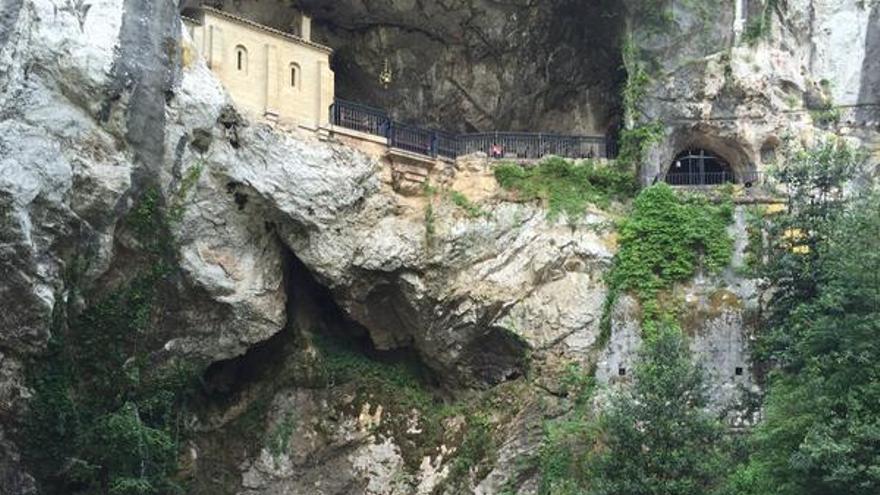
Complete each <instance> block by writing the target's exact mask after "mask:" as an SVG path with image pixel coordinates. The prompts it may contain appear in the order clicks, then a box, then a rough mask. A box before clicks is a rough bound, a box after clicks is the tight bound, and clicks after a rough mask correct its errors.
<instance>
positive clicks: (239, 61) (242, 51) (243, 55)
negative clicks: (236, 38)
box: [235, 45, 248, 74]
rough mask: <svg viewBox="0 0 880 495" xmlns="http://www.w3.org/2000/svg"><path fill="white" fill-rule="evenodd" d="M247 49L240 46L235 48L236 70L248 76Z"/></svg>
mask: <svg viewBox="0 0 880 495" xmlns="http://www.w3.org/2000/svg"><path fill="white" fill-rule="evenodd" d="M247 64H248V59H247V48H245V47H243V46H241V45H238V46H236V47H235V70H237V71H239V72H244V73H245V74H247Z"/></svg>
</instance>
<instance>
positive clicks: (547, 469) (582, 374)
mask: <svg viewBox="0 0 880 495" xmlns="http://www.w3.org/2000/svg"><path fill="white" fill-rule="evenodd" d="M562 384H563V386H564V392H566V394H567V395H568V396H569V397H572V398H573V399H574V404H573V405H574V407H573V410H572V412H571V414H570V415H568V416H566V417H563V418H561V419H558V420H555V421H550V422H548V423H547V424H546V425H544V441H543V442H542V444H541V449H540V451H539V454H538V469H539V470H540V473H541V483H540V486H539V491H538V493H540V494H541V495H575V494H580V493H583V492H582V491H581V488H583V487H585V486H587V484H588V481H589V473H588V472H587V469H586V459H587V454H588V452H589V449H590V448H592V445H591V439H595V438H597V436H598V425H597V424H596V422H595V421H593V420H592V417H591V416H590V414H591V411H592V404H591V403H590V401H591V399H592V398H593V394H594V392H595V380H594V379H593V377H592V373H589V372H587V371H585V370H583V369H581V368H580V367H579V366H576V365H572V366H570V367H569V368H568V369H567V370H566V374H565V376H564V377H563V379H562Z"/></svg>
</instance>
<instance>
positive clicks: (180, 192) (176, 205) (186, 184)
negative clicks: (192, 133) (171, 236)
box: [168, 158, 206, 222]
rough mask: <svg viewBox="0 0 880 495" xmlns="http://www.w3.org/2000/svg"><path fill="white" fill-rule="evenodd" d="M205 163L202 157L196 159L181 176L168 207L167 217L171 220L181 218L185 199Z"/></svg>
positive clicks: (200, 174) (175, 220)
mask: <svg viewBox="0 0 880 495" xmlns="http://www.w3.org/2000/svg"><path fill="white" fill-rule="evenodd" d="M205 163H206V160H205V159H204V158H202V159H199V160H198V161H196V162H195V163H194V164H192V166H190V167H189V169H187V171H186V173H185V174H184V176H183V178H182V179H181V180H180V185H179V186H178V188H177V193H176V194H175V196H174V198H173V201H172V203H171V206H170V207H169V209H168V218H169V220H170V221H171V222H179V221H180V220H181V219H183V211H184V207H185V205H186V201H187V199H188V198H189V193H190V191H192V189H193V188H194V187H195V185H196V183H198V181H199V177H201V176H202V171H203V170H204V169H205Z"/></svg>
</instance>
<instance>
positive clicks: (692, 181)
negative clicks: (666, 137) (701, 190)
mask: <svg viewBox="0 0 880 495" xmlns="http://www.w3.org/2000/svg"><path fill="white" fill-rule="evenodd" d="M663 180H664V181H665V182H666V183H667V184H669V185H672V186H713V185H719V184H727V183H734V182H736V176H735V175H734V173H733V168H732V167H731V166H730V164H729V163H728V162H727V161H726V160H725V159H724V158H722V157H720V156H719V155H718V154H716V153H714V152H712V151H711V150H707V149H704V148H689V149H686V150H684V151H682V152H681V153H679V154H678V155H677V156H676V157H675V159H674V160H673V161H672V164H671V165H670V166H669V169H668V170H667V171H666V175H665V176H664V177H663Z"/></svg>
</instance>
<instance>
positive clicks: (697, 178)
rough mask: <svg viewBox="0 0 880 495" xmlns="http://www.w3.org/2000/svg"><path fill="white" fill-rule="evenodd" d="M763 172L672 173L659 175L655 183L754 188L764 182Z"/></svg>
mask: <svg viewBox="0 0 880 495" xmlns="http://www.w3.org/2000/svg"><path fill="white" fill-rule="evenodd" d="M763 179H764V176H763V173H761V172H756V171H749V172H743V173H740V174H734V173H733V172H728V171H723V172H703V173H699V172H678V173H676V172H671V173H667V174H666V175H662V174H661V175H658V176H657V178H656V179H655V182H660V181H663V182H666V183H667V184H669V185H670V186H717V185H723V184H743V185H745V186H746V187H752V186H756V185H759V184H762V183H763V182H764V180H763Z"/></svg>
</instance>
